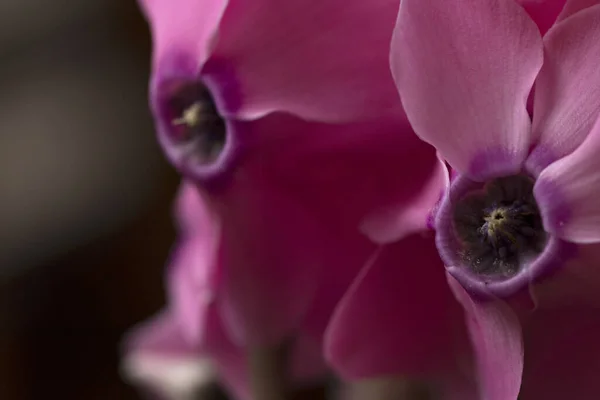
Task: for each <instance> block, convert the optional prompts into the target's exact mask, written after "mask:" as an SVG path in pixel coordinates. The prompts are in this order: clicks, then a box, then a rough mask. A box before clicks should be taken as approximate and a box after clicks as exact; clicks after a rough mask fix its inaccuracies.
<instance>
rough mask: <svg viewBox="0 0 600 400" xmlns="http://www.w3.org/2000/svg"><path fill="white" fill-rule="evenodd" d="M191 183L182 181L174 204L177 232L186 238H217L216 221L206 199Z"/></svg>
mask: <svg viewBox="0 0 600 400" xmlns="http://www.w3.org/2000/svg"><path fill="white" fill-rule="evenodd" d="M204 197H205V196H203V195H202V193H201V192H200V191H199V190H198V188H197V187H196V186H195V185H194V184H193V183H192V182H191V181H183V182H182V184H181V186H180V187H179V192H178V193H177V199H176V202H175V219H176V221H177V226H178V228H179V231H180V232H181V233H182V234H183V235H185V236H186V237H187V236H192V235H195V236H203V237H206V238H207V239H209V238H211V237H214V236H218V229H219V225H218V220H217V217H216V216H215V215H214V213H213V210H211V209H210V207H209V205H208V202H207V201H208V199H205V198H204Z"/></svg>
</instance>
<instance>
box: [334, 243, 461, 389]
mask: <svg viewBox="0 0 600 400" xmlns="http://www.w3.org/2000/svg"><path fill="white" fill-rule="evenodd" d="M462 328H463V326H462V316H461V310H460V307H459V305H458V304H457V303H456V301H455V300H454V299H453V298H452V293H451V292H450V290H449V289H448V286H447V284H446V280H445V274H444V267H443V265H442V263H441V261H440V260H439V257H438V256H437V253H436V250H435V244H434V240H433V237H423V236H421V235H420V234H417V235H412V236H410V237H408V238H406V239H404V240H401V241H399V242H396V243H393V244H390V245H387V246H384V247H383V248H382V249H381V250H380V253H378V255H377V256H376V257H375V258H374V259H373V260H372V262H371V263H370V264H368V265H366V266H365V267H364V269H363V271H362V272H361V274H360V276H359V277H358V278H357V279H356V280H355V282H354V284H353V285H352V287H351V288H350V289H349V290H348V292H347V293H346V295H345V296H344V298H343V299H342V301H341V302H340V304H339V305H338V307H337V309H336V311H335V313H334V315H333V317H332V319H331V322H330V325H329V328H328V331H327V336H326V343H325V346H326V350H325V352H326V357H327V358H328V360H329V362H330V363H331V364H332V366H333V367H334V368H335V369H336V371H337V372H338V373H339V374H341V375H342V376H343V377H344V378H347V379H363V378H372V377H377V376H381V375H391V374H408V375H412V376H414V375H420V376H422V375H430V374H437V373H439V372H441V371H443V370H445V369H447V368H452V362H453V361H454V360H456V359H458V358H460V356H461V355H460V354H457V353H458V352H459V350H460V349H459V348H458V344H457V343H458V342H457V340H456V339H457V335H458V336H460V334H461V333H464V331H463V330H462ZM462 356H463V357H464V354H463V355H462Z"/></svg>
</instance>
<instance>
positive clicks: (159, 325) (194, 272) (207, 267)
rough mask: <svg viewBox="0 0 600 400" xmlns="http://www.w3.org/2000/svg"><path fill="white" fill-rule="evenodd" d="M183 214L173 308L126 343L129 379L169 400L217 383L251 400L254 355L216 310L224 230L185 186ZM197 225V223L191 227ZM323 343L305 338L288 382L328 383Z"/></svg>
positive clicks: (171, 285) (171, 274)
mask: <svg viewBox="0 0 600 400" xmlns="http://www.w3.org/2000/svg"><path fill="white" fill-rule="evenodd" d="M176 214H177V219H178V224H179V227H180V231H181V232H180V236H181V238H180V241H179V243H178V245H177V246H176V247H175V251H174V254H173V257H172V259H171V263H170V265H169V268H168V271H167V289H168V295H169V304H168V305H167V307H166V308H165V309H164V310H163V311H161V312H160V313H159V314H158V315H157V316H156V317H154V318H152V319H151V320H150V321H148V322H145V323H143V324H142V325H141V326H140V327H138V328H136V329H134V330H133V332H131V333H130V334H129V336H128V339H127V340H126V343H125V351H126V353H125V359H124V367H125V373H126V375H127V376H128V377H129V379H130V380H132V381H134V382H135V383H140V384H142V386H143V387H145V388H146V389H147V390H148V391H150V392H151V393H155V394H157V395H158V396H160V398H164V399H187V398H196V395H197V391H198V390H200V389H202V385H206V383H207V381H208V382H210V381H211V380H213V379H215V377H213V375H216V379H217V381H218V382H220V383H221V384H222V385H223V386H224V387H225V388H226V390H227V391H228V392H229V394H230V395H232V396H234V398H236V399H240V400H245V399H248V400H249V399H251V398H252V396H251V391H250V387H249V386H250V383H249V371H248V367H247V365H248V354H247V349H244V348H242V347H240V346H239V345H237V344H235V342H234V341H233V339H232V338H231V337H230V336H229V335H228V333H227V331H226V330H225V328H224V325H223V321H222V319H221V316H220V314H219V312H218V309H217V307H216V299H217V298H218V297H219V284H218V282H219V279H220V278H219V276H218V275H219V262H218V258H217V257H215V255H216V254H217V253H216V252H215V251H214V250H215V248H214V246H215V245H216V244H217V243H218V240H217V239H218V230H219V225H218V222H217V220H216V219H215V218H214V215H212V214H211V212H210V211H209V209H208V207H207V205H206V204H205V202H204V201H203V199H202V198H201V196H200V195H199V193H198V192H197V190H196V189H195V188H194V187H193V185H191V184H183V185H182V187H181V190H180V193H179V196H178V199H177V208H176ZM192 221H193V223H192ZM320 350H321V349H320V344H319V343H318V342H316V341H313V340H311V339H310V337H308V336H307V335H304V336H302V335H300V336H298V337H297V338H296V340H295V341H294V342H293V344H292V346H291V355H290V359H289V364H286V365H284V368H285V372H284V374H285V378H286V379H290V380H291V381H293V382H294V384H296V385H299V386H302V385H307V384H312V383H315V382H320V381H321V380H324V379H325V378H326V373H327V369H326V368H325V364H324V362H323V359H322V357H321V355H320V354H321V351H320Z"/></svg>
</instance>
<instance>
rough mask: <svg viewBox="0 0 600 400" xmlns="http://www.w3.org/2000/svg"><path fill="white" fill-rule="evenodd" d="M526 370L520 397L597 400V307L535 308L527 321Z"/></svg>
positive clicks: (599, 354) (599, 329) (529, 399)
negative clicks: (536, 309)
mask: <svg viewBox="0 0 600 400" xmlns="http://www.w3.org/2000/svg"><path fill="white" fill-rule="evenodd" d="M523 329H524V332H525V333H524V337H525V345H526V351H525V370H524V372H523V387H522V389H521V395H520V397H519V399H521V398H522V399H523V400H538V399H544V400H563V399H596V398H598V396H599V395H600V380H599V379H598V374H599V373H600V346H598V337H600V314H599V313H598V309H597V308H594V309H590V308H587V309H586V308H581V307H580V308H575V309H557V310H543V311H536V312H534V314H533V315H532V316H531V319H530V320H529V321H527V322H526V323H524V325H523Z"/></svg>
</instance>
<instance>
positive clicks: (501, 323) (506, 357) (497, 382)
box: [447, 275, 523, 400]
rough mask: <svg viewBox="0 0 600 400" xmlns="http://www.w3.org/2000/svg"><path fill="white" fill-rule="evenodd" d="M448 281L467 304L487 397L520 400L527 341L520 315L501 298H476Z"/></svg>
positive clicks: (467, 313)
mask: <svg viewBox="0 0 600 400" xmlns="http://www.w3.org/2000/svg"><path fill="white" fill-rule="evenodd" d="M447 278H448V283H449V285H450V287H451V289H452V291H453V292H454V295H455V296H456V299H457V300H458V301H459V302H460V303H461V304H462V305H463V307H464V309H465V312H466V320H467V325H468V327H469V332H470V336H471V342H472V343H473V347H474V349H475V353H476V360H477V365H478V370H479V379H480V382H481V397H482V398H484V399H486V400H516V399H517V396H518V395H519V388H520V386H521V375H522V372H523V342H522V337H521V326H520V323H519V320H518V319H517V316H516V315H515V314H514V312H513V311H512V310H511V309H510V308H509V307H508V305H506V303H503V302H501V301H500V300H498V301H487V302H479V301H476V300H474V299H472V298H471V297H470V296H469V295H468V294H467V292H466V291H465V290H464V289H463V287H462V286H460V284H459V283H458V282H457V281H456V280H455V279H454V278H453V277H452V276H450V275H448V276H447Z"/></svg>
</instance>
